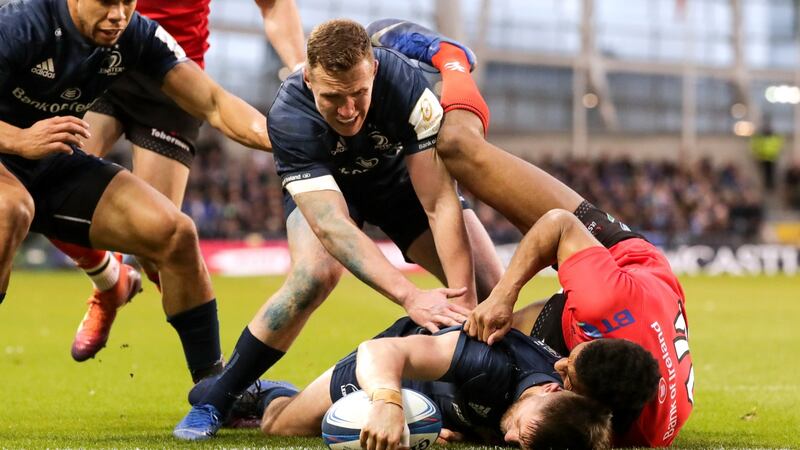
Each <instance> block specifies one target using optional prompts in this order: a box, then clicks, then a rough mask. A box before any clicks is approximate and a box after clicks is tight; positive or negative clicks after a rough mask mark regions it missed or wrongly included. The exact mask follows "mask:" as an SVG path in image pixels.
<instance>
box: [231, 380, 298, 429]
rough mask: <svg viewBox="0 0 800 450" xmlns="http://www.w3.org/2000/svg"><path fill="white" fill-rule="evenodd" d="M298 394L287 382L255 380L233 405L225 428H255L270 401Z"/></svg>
mask: <svg viewBox="0 0 800 450" xmlns="http://www.w3.org/2000/svg"><path fill="white" fill-rule="evenodd" d="M298 392H300V391H299V389H297V387H296V386H295V385H293V384H292V383H289V382H287V381H270V380H256V382H255V383H253V384H251V385H250V386H249V387H248V388H247V389H246V390H245V391H244V392H242V395H241V396H240V397H239V398H238V399H236V401H235V402H234V403H233V406H231V413H230V415H229V416H228V418H227V419H226V420H225V426H226V427H230V428H257V427H258V426H259V425H260V423H261V416H263V415H264V410H265V409H267V405H269V404H270V402H271V401H273V400H275V399H276V398H278V397H294V396H295V395H297V393H298Z"/></svg>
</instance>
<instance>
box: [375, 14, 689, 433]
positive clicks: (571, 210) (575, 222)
mask: <svg viewBox="0 0 800 450" xmlns="http://www.w3.org/2000/svg"><path fill="white" fill-rule="evenodd" d="M368 31H369V32H370V36H372V41H373V42H374V43H375V44H376V45H377V44H380V45H384V46H387V47H390V48H394V49H397V50H398V51H401V52H402V53H404V54H406V55H407V56H409V57H411V58H414V59H417V60H420V61H423V62H426V63H428V64H431V65H433V66H435V67H437V68H438V69H439V70H440V71H441V74H442V81H443V88H442V99H441V101H442V105H443V106H444V109H445V111H446V114H445V121H444V124H443V126H442V130H441V132H440V133H439V143H438V145H437V147H436V151H437V153H438V155H439V156H440V157H441V158H442V161H443V162H444V163H445V165H446V166H447V169H448V171H449V172H450V174H451V175H452V176H453V177H454V178H455V179H456V180H457V181H458V182H459V183H460V185H461V186H463V187H465V188H466V189H467V190H469V191H470V192H472V193H473V194H475V196H476V197H478V198H479V199H480V200H482V201H483V202H485V203H487V204H488V205H490V206H492V207H493V208H495V209H497V210H498V211H499V212H500V213H502V214H503V215H504V216H505V217H507V218H508V219H509V220H510V221H511V222H513V223H514V224H515V225H516V226H517V227H518V228H519V229H520V231H522V232H523V233H527V234H526V236H525V238H524V239H523V241H522V243H521V244H520V246H519V248H518V249H517V251H516V253H515V255H514V257H513V259H512V261H511V265H510V266H509V267H508V270H507V271H506V273H505V275H504V276H503V277H502V279H501V281H500V283H499V284H498V285H497V287H496V288H495V289H494V290H493V291H492V294H491V295H490V296H489V298H488V299H487V300H486V301H484V302H483V303H481V304H480V305H479V306H478V307H477V308H476V309H475V310H474V311H473V312H472V313H471V314H470V317H469V320H468V321H467V323H466V324H465V330H466V331H467V332H468V333H469V334H470V335H472V336H475V337H477V338H479V339H481V340H483V341H488V342H489V343H490V344H493V343H496V342H498V341H499V340H500V339H501V338H502V337H503V336H504V334H505V333H506V332H507V331H508V330H509V329H510V327H511V324H512V320H514V321H515V322H519V323H518V326H519V327H525V328H528V329H530V327H532V332H533V334H534V336H538V337H540V338H542V339H543V340H544V341H545V342H547V343H548V344H549V345H550V346H551V347H553V348H554V349H556V350H558V351H560V352H563V353H564V354H566V352H571V353H570V357H569V359H568V360H567V361H566V362H565V364H563V365H562V366H561V367H560V372H561V373H562V375H564V377H565V386H568V387H570V388H572V389H573V390H575V391H576V392H581V393H584V394H587V395H589V396H592V397H594V398H596V399H598V400H600V401H601V402H603V403H604V404H606V405H608V406H610V407H611V408H612V409H613V410H614V431H615V443H616V444H619V445H627V446H665V445H669V444H670V443H671V442H672V440H673V439H674V438H675V436H676V435H677V433H678V430H680V428H681V426H683V424H684V423H685V422H686V420H687V418H688V417H689V414H690V413H691V410H692V405H693V391H694V371H693V370H692V358H691V355H690V353H689V345H688V328H687V321H686V311H685V297H684V293H683V289H682V288H681V286H680V283H679V282H678V279H677V278H676V276H675V274H674V273H673V272H672V270H671V268H670V265H669V262H668V261H667V259H666V258H665V257H664V255H663V254H662V253H661V252H660V251H659V250H658V249H657V248H656V247H655V246H653V245H652V244H650V243H649V242H647V240H646V239H644V238H643V237H642V236H641V235H639V234H637V233H633V232H631V231H630V229H628V227H627V226H625V224H623V223H620V222H618V221H616V220H615V219H614V218H613V217H611V216H610V215H608V214H606V213H604V212H603V211H600V210H599V209H597V208H595V207H594V206H593V205H591V204H589V203H588V202H586V201H585V200H584V199H583V198H582V197H581V196H580V195H579V194H578V193H576V192H575V191H573V190H572V189H570V188H569V187H568V186H566V185H564V184H563V183H561V182H559V181H558V180H556V179H555V178H553V177H551V176H550V175H548V174H547V173H545V172H544V171H542V170H540V169H539V168H537V167H536V166H534V165H533V164H530V163H528V162H526V161H523V160H521V159H519V158H517V157H515V156H513V155H511V154H509V153H506V152H505V151H503V150H501V149H499V148H497V147H496V146H494V145H492V144H490V143H489V142H487V141H486V140H485V139H484V136H483V135H484V131H485V130H486V128H487V127H488V122H489V114H488V108H487V107H486V103H485V102H484V101H483V98H482V97H481V95H480V93H479V92H478V89H477V86H476V85H475V82H474V81H473V79H472V78H471V76H470V74H469V72H468V71H467V70H464V68H465V67H469V65H470V64H471V62H472V55H471V53H470V52H465V51H464V50H463V49H464V47H463V46H461V45H460V44H458V43H454V42H453V41H449V40H447V39H444V38H443V37H442V36H441V35H439V34H437V33H435V32H433V31H430V30H427V29H425V28H423V27H421V26H419V25H416V24H413V23H410V22H404V21H400V20H396V19H386V20H382V21H378V22H375V23H373V24H371V25H370V26H369V27H368ZM555 263H558V267H559V270H558V275H559V280H560V282H561V285H562V286H563V288H564V291H563V293H560V294H556V295H554V296H553V297H551V298H550V300H548V301H547V303H546V304H545V305H544V308H543V309H542V306H541V305H539V306H532V307H529V308H527V309H526V310H525V311H523V312H522V314H520V315H517V316H514V317H515V318H514V319H512V314H511V311H512V307H513V305H514V303H515V302H516V300H517V296H518V294H519V291H520V289H521V288H522V286H523V285H524V284H525V283H526V282H527V281H528V280H530V279H531V278H532V277H533V276H534V275H535V274H536V273H537V272H538V271H539V270H541V269H542V268H544V267H547V266H550V265H552V264H555ZM540 310H541V314H539V311H540ZM537 315H538V317H537ZM534 321H535V324H534ZM526 331H527V330H526ZM601 337H614V338H624V339H629V340H631V341H633V342H636V343H638V344H640V345H641V346H643V347H644V348H646V349H647V350H648V351H650V353H651V354H652V355H653V356H654V357H655V358H656V359H657V360H658V361H659V369H660V374H661V377H660V379H659V380H658V395H657V396H655V397H653V398H648V397H647V396H646V395H644V394H646V392H647V391H646V389H643V390H641V391H639V392H638V395H629V394H625V395H622V393H623V392H629V389H630V387H631V386H633V385H638V384H640V383H642V385H643V386H646V385H647V380H645V379H642V378H641V374H640V373H639V372H637V371H635V370H633V369H634V368H632V367H629V366H627V363H628V362H627V361H626V360H625V358H624V357H623V356H622V355H612V354H609V355H607V356H606V357H602V358H588V357H582V356H580V355H581V354H582V353H583V352H582V351H581V350H582V349H583V348H584V346H583V345H582V344H583V343H585V342H590V341H592V340H594V339H597V338H601ZM584 351H585V350H584ZM584 356H585V355H584ZM634 391H638V390H634ZM647 400H649V401H647Z"/></svg>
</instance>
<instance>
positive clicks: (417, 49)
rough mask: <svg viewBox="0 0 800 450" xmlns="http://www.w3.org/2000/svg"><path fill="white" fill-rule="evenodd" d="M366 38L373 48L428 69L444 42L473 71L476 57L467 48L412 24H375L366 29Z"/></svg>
mask: <svg viewBox="0 0 800 450" xmlns="http://www.w3.org/2000/svg"><path fill="white" fill-rule="evenodd" d="M367 34H368V35H369V38H370V40H371V41H372V45H373V46H375V47H386V48H391V49H393V50H397V51H398V52H400V53H402V54H404V55H406V56H407V57H409V58H411V59H416V60H418V61H421V62H424V63H425V64H428V65H430V66H433V65H434V64H433V56H434V55H436V53H438V52H439V46H440V44H441V43H442V42H447V43H449V44H452V45H455V46H456V47H459V48H460V49H461V50H463V51H464V53H466V55H467V61H468V62H469V66H470V67H469V70H470V72H472V70H474V69H475V64H476V59H475V53H473V52H472V50H470V49H469V47H467V46H466V45H464V44H462V43H460V42H458V41H455V40H453V39H450V38H447V37H444V36H442V35H441V34H439V33H437V32H436V31H433V30H429V29H427V28H425V27H423V26H422V25H418V24H416V23H414V22H408V21H406V20H400V19H381V20H376V21H375V22H372V23H371V24H369V25H367Z"/></svg>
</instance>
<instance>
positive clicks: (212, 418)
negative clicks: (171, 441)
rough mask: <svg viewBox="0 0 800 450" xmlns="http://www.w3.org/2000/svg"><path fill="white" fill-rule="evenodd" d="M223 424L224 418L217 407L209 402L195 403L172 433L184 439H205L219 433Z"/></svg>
mask: <svg viewBox="0 0 800 450" xmlns="http://www.w3.org/2000/svg"><path fill="white" fill-rule="evenodd" d="M221 426H222V418H221V417H220V413H219V411H218V410H217V408H215V407H214V406H213V405H209V404H203V405H195V406H192V409H191V410H190V411H189V414H186V417H184V418H183V420H181V421H180V422H179V423H178V424H177V425H175V429H174V430H172V435H173V436H175V437H176V438H178V439H182V440H184V441H204V440H206V439H211V437H212V436H214V435H215V434H217V431H219V429H220V427H221Z"/></svg>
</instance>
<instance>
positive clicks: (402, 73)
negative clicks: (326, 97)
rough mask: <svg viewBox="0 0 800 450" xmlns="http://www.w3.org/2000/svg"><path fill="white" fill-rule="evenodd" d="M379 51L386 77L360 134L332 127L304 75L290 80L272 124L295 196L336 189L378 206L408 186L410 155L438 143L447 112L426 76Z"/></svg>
mask: <svg viewBox="0 0 800 450" xmlns="http://www.w3.org/2000/svg"><path fill="white" fill-rule="evenodd" d="M374 54H375V58H376V59H377V60H378V73H377V75H376V77H375V82H374V86H373V91H372V100H371V104H370V108H369V111H368V113H367V118H366V120H365V122H364V126H363V127H362V129H361V130H360V131H359V132H358V134H356V135H355V136H352V137H344V136H340V135H338V134H337V133H336V132H335V131H334V130H333V129H332V128H331V127H330V126H329V125H328V124H327V123H326V122H325V120H324V119H323V118H322V115H320V113H319V112H318V111H317V109H316V106H315V104H314V96H313V94H312V93H311V90H310V89H309V88H308V87H307V86H306V84H305V82H304V81H303V74H302V72H301V71H298V72H295V73H294V74H292V75H291V76H290V77H289V78H287V79H286V81H284V83H283V85H282V86H281V88H280V90H279V91H278V94H277V96H276V98H275V101H274V103H273V104H272V107H271V108H270V110H269V113H268V115H267V126H268V128H269V138H270V140H271V142H272V147H273V153H274V155H275V161H276V166H277V170H278V175H280V176H281V178H282V180H283V186H284V188H285V189H287V190H288V191H289V193H290V194H292V195H295V194H297V193H300V192H308V191H315V190H323V189H332V188H333V189H338V190H340V191H341V192H342V194H343V195H344V196H345V198H348V199H354V200H359V199H362V200H365V201H375V200H376V199H380V198H382V197H384V194H385V193H386V192H388V191H389V190H391V189H393V187H395V186H397V185H398V183H405V182H408V178H409V177H408V171H407V168H406V165H405V162H404V160H403V158H404V157H405V156H406V155H409V154H413V153H416V152H420V151H423V150H427V149H431V148H433V147H434V146H435V144H436V136H437V134H438V132H439V125H440V123H441V120H442V117H443V115H444V113H443V110H442V107H441V105H440V104H439V100H438V99H437V98H436V96H435V94H434V93H433V91H432V90H431V89H430V86H429V84H428V82H427V80H426V79H425V77H424V75H423V73H422V71H421V70H420V69H419V68H418V67H417V66H416V64H415V63H414V62H412V61H410V60H408V59H407V58H406V57H405V56H403V55H401V54H399V53H397V52H395V51H393V50H389V49H385V48H376V49H374ZM334 182H335V183H334ZM365 187H368V188H369V189H365Z"/></svg>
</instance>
